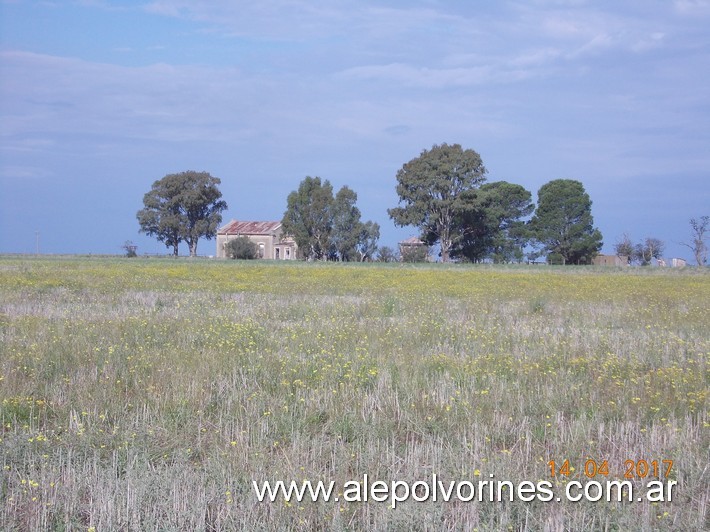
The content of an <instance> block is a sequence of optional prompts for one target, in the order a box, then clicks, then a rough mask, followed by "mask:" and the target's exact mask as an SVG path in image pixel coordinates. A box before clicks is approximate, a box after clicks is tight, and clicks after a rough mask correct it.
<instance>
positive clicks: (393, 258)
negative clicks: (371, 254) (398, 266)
mask: <svg viewBox="0 0 710 532" xmlns="http://www.w3.org/2000/svg"><path fill="white" fill-rule="evenodd" d="M376 260H377V262H397V253H396V252H395V250H394V249H392V248H391V247H389V246H382V247H380V248H379V249H378V250H377V258H376Z"/></svg>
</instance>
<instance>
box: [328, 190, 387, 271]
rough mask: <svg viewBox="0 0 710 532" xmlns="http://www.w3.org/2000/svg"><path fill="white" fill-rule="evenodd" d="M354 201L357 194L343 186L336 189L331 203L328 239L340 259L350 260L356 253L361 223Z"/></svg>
mask: <svg viewBox="0 0 710 532" xmlns="http://www.w3.org/2000/svg"><path fill="white" fill-rule="evenodd" d="M356 202H357V194H356V193H355V192H354V191H353V190H352V189H350V188H348V187H347V186H344V187H342V188H341V189H340V190H338V193H337V194H336V195H335V200H334V202H333V205H332V210H333V213H332V216H333V227H332V233H331V239H330V240H331V244H332V248H333V251H334V252H335V255H336V257H337V258H338V260H341V261H350V260H352V259H353V258H354V257H355V255H356V253H357V249H356V248H357V247H358V243H359V241H360V233H361V230H362V227H361V226H362V223H360V209H358V208H357V207H356V206H355V203H356ZM378 233H379V232H378ZM378 237H379V234H378Z"/></svg>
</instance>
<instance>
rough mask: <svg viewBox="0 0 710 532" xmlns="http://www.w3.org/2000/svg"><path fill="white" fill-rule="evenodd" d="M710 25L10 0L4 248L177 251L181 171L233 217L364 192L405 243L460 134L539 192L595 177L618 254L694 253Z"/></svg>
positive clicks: (574, 10)
mask: <svg viewBox="0 0 710 532" xmlns="http://www.w3.org/2000/svg"><path fill="white" fill-rule="evenodd" d="M708 28H710V0H675V1H673V0H663V1H660V0H629V1H620V0H614V1H605V0H602V1H585V0H529V1H505V0H502V1H496V2H463V1H460V2H455V1H445V0H441V1H437V0H419V1H406V2H405V1H401V0H400V1H390V2H385V1H372V0H353V1H349V0H342V1H338V0H333V1H318V0H260V1H259V2H242V1H237V0H212V1H209V2H207V1H198V0H156V1H150V0H146V1H121V2H119V1H112V0H81V1H24V0H14V1H12V0H0V252H21V253H23V252H28V253H31V252H34V251H35V246H36V233H37V231H39V235H40V251H41V252H44V253H120V252H121V249H120V246H121V244H122V243H123V242H124V241H125V240H133V241H134V242H135V243H137V244H138V246H139V248H138V252H139V253H140V254H142V253H144V252H148V253H163V252H167V251H168V250H167V249H166V248H165V247H164V246H163V245H162V244H160V243H158V242H157V241H156V240H154V239H151V238H148V237H146V236H144V235H140V234H139V233H138V224H137V222H136V218H135V213H136V211H137V210H138V209H140V208H141V206H142V198H143V194H144V193H145V192H147V191H148V190H149V189H150V186H151V184H152V183H153V181H155V180H157V179H160V178H162V177H163V176H164V175H166V174H169V173H174V172H181V171H184V170H198V171H203V170H204V171H208V172H210V173H211V174H212V175H214V176H216V177H219V178H220V179H221V180H222V185H221V190H222V193H223V196H224V199H225V200H226V201H227V203H228V204H229V210H228V211H226V212H225V214H224V218H225V221H227V220H229V219H230V218H236V219H257V220H278V219H281V217H282V215H283V212H284V210H285V208H286V197H287V195H288V193H289V192H291V191H292V190H294V189H296V188H297V187H298V184H299V183H300V181H301V180H302V179H303V178H304V177H305V176H306V175H311V176H320V177H321V178H323V179H329V180H330V181H331V183H333V185H334V187H335V188H336V189H337V188H339V187H340V186H342V185H348V186H350V187H351V188H352V189H354V190H355V191H356V192H357V194H358V205H359V207H360V209H361V211H362V212H363V218H364V219H372V220H374V221H377V222H378V223H379V224H380V225H381V226H382V238H381V244H383V245H390V246H394V245H395V244H396V242H397V241H398V240H399V239H402V238H406V237H408V236H411V235H413V234H415V233H416V230H415V229H414V228H395V227H394V225H393V224H392V222H391V220H390V219H389V217H388V216H387V209H388V208H389V207H394V206H396V205H397V196H396V193H395V175H396V172H397V170H398V169H399V168H400V167H401V166H402V165H403V164H404V163H405V162H407V161H409V160H410V159H412V158H414V157H417V156H418V155H419V154H420V153H421V151H422V150H423V149H427V148H430V147H431V146H432V145H434V144H440V143H443V142H447V143H459V144H461V145H462V146H463V147H464V148H472V149H475V150H476V151H478V152H479V153H480V154H481V156H482V158H483V162H484V164H485V166H486V167H487V168H488V171H489V175H488V179H489V181H497V180H506V181H510V182H513V183H519V184H521V185H523V186H525V187H526V188H527V189H528V190H530V191H531V192H533V194H534V195H536V192H537V190H538V189H539V188H540V186H542V185H543V184H544V183H546V182H547V181H550V180H552V179H558V178H570V179H578V180H580V181H581V182H582V183H583V184H584V186H585V187H586V189H587V192H588V193H589V194H590V196H591V198H592V201H593V210H592V212H593V215H594V219H595V225H597V226H598V227H599V228H600V229H601V231H602V234H603V235H604V243H605V245H604V251H607V252H611V251H612V249H613V245H614V243H615V242H616V241H617V240H618V239H619V238H620V237H621V236H622V234H623V233H628V234H629V235H630V236H631V238H632V239H633V240H634V241H638V240H641V239H642V238H644V237H646V236H652V237H657V238H660V239H662V240H664V241H665V242H666V253H665V255H666V256H667V257H675V256H679V257H686V258H688V259H690V258H691V254H690V252H689V251H688V250H687V249H685V248H683V247H682V246H680V245H679V244H678V242H680V241H683V240H686V241H687V240H689V237H690V230H689V224H688V220H689V219H690V218H691V217H698V216H701V215H704V214H710V201H709V200H710V31H708ZM181 252H182V253H187V249H186V248H183V249H181ZM198 252H199V253H200V254H214V241H206V240H202V241H201V242H200V244H199V247H198Z"/></svg>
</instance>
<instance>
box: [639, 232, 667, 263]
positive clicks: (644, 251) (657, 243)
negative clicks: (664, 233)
mask: <svg viewBox="0 0 710 532" xmlns="http://www.w3.org/2000/svg"><path fill="white" fill-rule="evenodd" d="M664 248H665V244H664V243H663V241H662V240H659V239H657V238H651V237H647V238H646V240H645V241H643V242H641V243H639V244H636V246H635V247H634V253H633V257H634V259H635V260H636V261H637V262H638V263H639V264H641V266H648V265H649V264H651V261H652V260H653V259H657V260H658V259H660V258H661V257H662V256H663V249H664Z"/></svg>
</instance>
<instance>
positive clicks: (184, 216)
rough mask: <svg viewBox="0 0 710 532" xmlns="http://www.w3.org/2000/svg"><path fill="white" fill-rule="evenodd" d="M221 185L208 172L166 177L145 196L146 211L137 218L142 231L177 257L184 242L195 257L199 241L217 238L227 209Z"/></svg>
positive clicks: (142, 210) (140, 212)
mask: <svg viewBox="0 0 710 532" xmlns="http://www.w3.org/2000/svg"><path fill="white" fill-rule="evenodd" d="M220 183H221V181H220V180H219V179H218V178H216V177H212V176H211V175H210V174H209V173H207V172H193V171H188V172H181V173H179V174H168V175H166V176H165V177H164V178H162V179H160V180H158V181H156V182H155V183H153V186H152V188H151V190H150V192H148V193H146V194H145V196H143V205H144V207H143V209H141V210H140V211H138V213H137V215H136V216H137V218H138V223H139V224H140V227H141V228H140V231H141V232H143V233H145V234H147V235H149V236H155V237H156V238H157V239H158V240H159V241H160V242H164V243H165V245H166V247H168V248H170V247H172V248H173V255H175V256H177V254H178V245H179V244H180V242H186V243H187V245H188V247H189V249H190V256H191V257H194V256H195V255H197V242H198V241H199V239H200V238H202V237H204V238H206V239H208V240H209V239H211V238H212V237H214V236H215V234H216V232H217V228H218V226H219V224H220V223H221V221H222V211H223V210H225V209H226V208H227V203H226V202H224V201H223V200H222V199H221V197H222V193H221V192H220V191H219V188H218V185H219V184H220Z"/></svg>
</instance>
